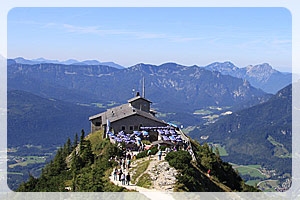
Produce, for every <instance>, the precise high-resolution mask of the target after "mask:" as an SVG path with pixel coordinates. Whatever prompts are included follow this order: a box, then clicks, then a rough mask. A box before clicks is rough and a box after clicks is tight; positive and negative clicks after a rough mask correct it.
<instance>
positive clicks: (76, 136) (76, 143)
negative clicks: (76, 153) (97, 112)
mask: <svg viewBox="0 0 300 200" xmlns="http://www.w3.org/2000/svg"><path fill="white" fill-rule="evenodd" d="M77 145H78V134H77V133H76V134H75V138H74V143H73V149H75V148H76V146H77Z"/></svg>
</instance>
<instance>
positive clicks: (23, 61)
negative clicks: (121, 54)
mask: <svg viewBox="0 0 300 200" xmlns="http://www.w3.org/2000/svg"><path fill="white" fill-rule="evenodd" d="M14 62H15V63H19V64H28V65H34V64H42V63H53V64H63V65H106V66H109V67H114V68H117V69H124V67H123V66H121V65H119V64H116V63H114V62H100V61H98V60H84V61H78V60H75V59H69V60H65V61H59V60H48V59H45V58H37V59H32V60H29V59H25V58H23V57H18V58H14V59H8V63H9V64H13V63H14Z"/></svg>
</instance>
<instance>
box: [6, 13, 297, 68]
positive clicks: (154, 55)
mask: <svg viewBox="0 0 300 200" xmlns="http://www.w3.org/2000/svg"><path fill="white" fill-rule="evenodd" d="M291 23H292V17H291V15H290V13H289V11H288V10H286V9H284V8H14V9H12V10H11V11H10V12H9V14H8V57H9V58H14V57H19V56H21V57H25V58H28V59H33V58H38V57H44V58H47V59H58V60H66V59H71V58H72V59H78V60H85V59H97V60H99V61H103V62H104V61H114V62H116V63H119V64H121V65H123V66H132V65H134V64H137V63H141V62H143V63H151V64H161V63H164V62H176V63H180V64H183V65H194V64H196V65H200V66H204V65H207V64H210V63H212V62H215V61H219V62H223V61H231V62H233V63H234V64H236V65H237V66H239V67H245V66H247V65H250V64H252V65H254V64H259V63H265V62H267V63H270V64H271V65H272V66H273V67H275V68H276V69H279V70H281V71H291V62H292V59H291V53H292V52H291V50H292V49H291V42H292V24H291Z"/></svg>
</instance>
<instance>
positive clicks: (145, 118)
mask: <svg viewBox="0 0 300 200" xmlns="http://www.w3.org/2000/svg"><path fill="white" fill-rule="evenodd" d="M151 103H152V102H151V101H149V100H148V99H145V98H143V97H141V96H139V95H138V96H136V97H134V98H132V99H129V100H128V103H127V104H123V105H120V106H117V107H114V108H111V109H108V110H107V111H106V112H103V113H100V114H97V115H94V116H91V117H90V118H89V120H90V121H91V132H95V131H97V130H100V129H101V127H102V128H105V129H106V127H107V123H110V128H111V129H113V130H114V131H115V132H116V133H117V132H119V131H122V130H123V131H124V132H126V133H131V132H133V131H138V130H140V127H165V126H168V124H167V123H166V122H164V121H162V120H160V119H157V118H156V117H155V112H154V111H153V110H151V106H150V105H151Z"/></svg>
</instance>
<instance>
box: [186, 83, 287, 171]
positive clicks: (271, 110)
mask: <svg viewBox="0 0 300 200" xmlns="http://www.w3.org/2000/svg"><path fill="white" fill-rule="evenodd" d="M189 135H190V136H191V137H192V138H196V139H198V140H199V141H200V142H202V143H203V142H211V143H215V144H216V143H217V144H219V145H221V146H224V147H225V150H226V152H227V153H228V154H229V155H228V156H226V157H223V158H224V159H226V161H230V162H232V163H237V164H243V165H249V164H259V165H262V166H263V167H266V168H269V169H275V170H276V172H277V174H284V173H291V169H292V165H291V152H292V86H291V85H289V86H287V87H285V88H284V89H282V90H280V91H279V92H278V93H277V94H276V95H274V96H273V97H272V98H271V99H270V100H268V101H267V102H265V103H262V104H259V105H256V106H253V107H251V108H248V109H244V110H241V111H238V112H235V113H233V114H231V115H227V116H225V117H223V118H222V119H220V120H218V121H217V122H215V123H213V124H211V125H209V126H207V127H205V128H202V129H194V130H193V131H191V132H190V133H189ZM201 136H202V137H201ZM204 136H205V137H204ZM207 136H208V137H207ZM201 138H202V139H201ZM203 138H205V139H203ZM206 138H207V139H206Z"/></svg>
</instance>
